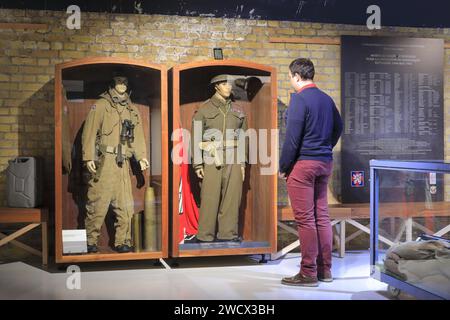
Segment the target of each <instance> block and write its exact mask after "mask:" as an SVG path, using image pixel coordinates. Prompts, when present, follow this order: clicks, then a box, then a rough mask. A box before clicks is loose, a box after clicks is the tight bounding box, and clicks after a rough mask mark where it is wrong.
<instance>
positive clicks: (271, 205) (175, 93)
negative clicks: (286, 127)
mask: <svg viewBox="0 0 450 320" xmlns="http://www.w3.org/2000/svg"><path fill="white" fill-rule="evenodd" d="M211 67H217V68H219V69H220V70H225V71H226V70H227V68H229V69H230V70H236V68H242V69H244V70H250V69H252V70H254V71H255V73H266V74H267V75H269V76H270V106H271V110H273V112H271V113H270V115H269V118H270V119H269V120H266V121H267V122H268V123H270V125H269V126H270V128H267V129H277V128H278V116H277V105H278V103H277V73H276V69H275V68H273V67H270V66H266V65H262V64H257V63H253V62H249V61H245V60H236V59H230V60H208V61H202V62H192V63H186V64H182V65H178V66H174V67H173V68H172V69H170V71H169V82H171V83H170V84H169V86H170V87H169V91H171V92H172V96H171V98H172V100H171V101H170V106H169V108H170V110H171V119H170V120H169V121H171V128H170V129H171V132H175V130H177V129H180V127H181V125H180V123H181V111H180V84H181V83H180V74H181V73H182V72H184V71H189V70H191V69H196V68H211ZM197 102H198V103H200V102H201V101H197ZM263 117H264V116H263ZM249 127H250V124H249ZM187 129H190V128H187ZM175 144H176V142H173V143H172V149H173V148H174V147H175ZM277 147H278V146H277ZM271 152H277V153H278V150H271ZM276 161H278V158H277V160H276ZM247 172H248V171H247ZM171 174H172V179H171V180H172V181H171V189H170V192H171V199H172V201H171V208H170V210H171V212H172V214H171V222H170V224H171V233H172V236H171V245H170V248H171V252H170V255H171V257H201V256H224V255H252V254H271V253H274V252H276V249H277V200H278V199H277V180H278V177H277V174H274V175H273V176H270V182H269V183H268V184H269V185H267V188H266V190H263V188H261V189H260V190H261V193H264V194H262V195H261V194H259V195H256V196H255V197H257V198H258V200H262V201H267V205H266V206H265V208H266V209H267V211H270V212H268V213H267V215H268V216H267V220H268V221H269V225H268V226H266V229H265V231H266V236H267V240H268V241H267V242H268V244H269V245H268V246H256V247H250V248H249V247H246V248H242V247H239V248H237V247H233V246H230V247H227V248H199V249H183V250H181V249H180V248H179V238H178V237H179V213H178V186H179V181H180V178H181V170H180V166H179V165H174V164H173V162H171ZM255 201H256V200H255ZM252 219H253V218H252ZM252 221H253V220H252ZM244 224H245V226H244V227H243V228H246V227H247V221H246V222H245V223H244ZM255 229H256V228H255ZM255 232H256V231H253V230H252V234H253V233H255ZM245 240H246V239H245V237H244V241H245Z"/></svg>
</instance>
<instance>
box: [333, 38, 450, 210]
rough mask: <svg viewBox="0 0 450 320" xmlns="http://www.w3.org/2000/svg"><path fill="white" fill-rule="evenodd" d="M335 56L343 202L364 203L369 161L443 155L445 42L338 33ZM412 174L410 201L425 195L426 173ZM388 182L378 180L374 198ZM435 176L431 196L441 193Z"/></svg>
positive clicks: (420, 199) (421, 199)
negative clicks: (338, 51)
mask: <svg viewBox="0 0 450 320" xmlns="http://www.w3.org/2000/svg"><path fill="white" fill-rule="evenodd" d="M341 61H342V62H341V90H342V92H341V110H342V111H341V112H342V119H343V121H344V132H343V135H342V176H341V177H342V202H343V203H364V202H369V191H370V186H369V173H370V172H369V161H370V160H371V159H391V160H393V159H395V160H442V159H444V135H443V122H444V119H443V118H444V115H443V70H444V42H443V40H442V39H422V38H397V37H362V36H343V37H342V41H341ZM394 176H395V174H394V173H393V174H392V179H394V180H398V179H396V178H394ZM411 177H415V178H412V180H417V181H419V180H420V181H421V182H420V183H419V185H420V184H422V185H423V189H422V187H420V186H418V187H417V189H416V192H415V194H416V196H415V197H416V198H415V200H417V201H423V199H427V198H428V196H429V195H428V194H427V191H426V185H428V184H429V182H430V181H428V180H427V179H429V178H427V177H425V176H423V175H422V176H420V175H411ZM382 180H383V179H382ZM387 180H388V178H385V179H384V182H383V181H381V183H382V185H381V188H382V189H381V192H382V193H381V194H380V196H381V197H382V196H383V184H384V183H385V184H386V186H392V185H393V183H392V181H387ZM441 180H442V179H438V181H437V192H436V190H433V192H434V193H433V194H434V195H435V196H434V197H438V198H440V197H441V195H442V181H441ZM394 184H395V183H394ZM401 188H403V190H404V189H405V188H404V186H398V189H401ZM428 189H429V188H428ZM386 196H387V195H386ZM389 197H390V198H392V200H388V199H385V200H386V201H395V199H397V201H399V198H398V197H397V196H395V192H394V193H393V192H389ZM381 200H383V199H381Z"/></svg>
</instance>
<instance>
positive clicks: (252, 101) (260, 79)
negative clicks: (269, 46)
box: [169, 60, 278, 257]
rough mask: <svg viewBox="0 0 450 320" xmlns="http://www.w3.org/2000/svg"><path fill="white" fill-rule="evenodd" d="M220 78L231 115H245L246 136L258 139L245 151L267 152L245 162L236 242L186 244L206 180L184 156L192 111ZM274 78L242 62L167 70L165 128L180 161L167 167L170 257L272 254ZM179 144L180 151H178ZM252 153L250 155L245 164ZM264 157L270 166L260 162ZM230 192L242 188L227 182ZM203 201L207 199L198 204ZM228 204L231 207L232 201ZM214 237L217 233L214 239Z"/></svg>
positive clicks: (192, 233)
mask: <svg viewBox="0 0 450 320" xmlns="http://www.w3.org/2000/svg"><path fill="white" fill-rule="evenodd" d="M222 75H226V76H227V79H228V80H227V81H228V83H231V84H232V96H233V97H232V109H231V113H232V114H234V115H236V116H237V117H238V118H239V117H240V115H242V114H243V115H245V117H246V119H247V128H248V129H252V130H249V131H252V132H256V135H257V140H253V143H252V142H249V144H250V145H251V146H250V150H251V149H252V148H254V147H255V146H257V145H259V147H260V148H259V149H264V148H261V146H262V145H264V143H265V145H266V146H267V149H264V150H263V151H264V152H266V153H263V152H261V153H260V154H259V158H258V161H249V162H250V163H247V165H246V166H245V178H244V180H243V182H242V184H243V185H242V192H240V191H239V193H240V194H242V195H241V196H242V198H241V201H240V208H238V209H239V217H238V220H239V221H238V232H237V233H238V236H239V237H238V239H239V241H219V239H218V240H217V241H215V240H213V241H208V242H206V241H203V242H199V241H194V242H192V241H191V239H193V238H194V239H195V237H196V236H197V235H198V230H199V229H200V225H201V222H200V219H201V218H202V217H201V213H199V211H201V208H200V206H201V203H202V199H201V196H200V195H201V186H202V183H204V182H205V180H201V179H199V178H198V176H197V175H196V173H195V172H194V168H193V166H192V164H191V163H190V159H191V157H190V155H189V152H190V146H192V143H193V142H192V141H193V139H192V136H191V135H190V134H189V132H190V130H191V129H192V128H193V125H192V124H193V122H194V121H193V119H194V115H195V114H196V112H197V111H198V110H199V108H201V107H202V106H204V105H205V103H208V101H210V100H208V99H212V97H213V95H214V86H213V85H211V81H212V79H214V78H215V77H217V76H222ZM276 76H277V74H276V70H275V68H273V67H270V66H265V65H261V64H256V63H253V62H250V61H243V60H212V61H203V62H192V63H187V64H183V65H179V66H175V67H174V68H173V69H171V70H170V72H169V83H170V84H169V85H171V88H170V89H169V91H170V92H172V95H171V98H172V100H171V105H170V109H171V114H170V115H171V120H170V123H171V126H172V127H171V132H172V133H173V136H172V141H173V143H172V152H171V154H172V155H176V156H179V157H180V159H181V160H182V161H173V162H172V163H171V165H172V167H171V173H172V183H171V192H170V193H171V198H172V207H171V212H172V214H171V217H172V221H171V231H172V236H171V240H172V243H171V256H172V257H194V256H219V255H237V254H266V253H267V254H270V253H273V252H275V251H276V237H277V233H276V232H277V230H276V214H277V172H276V169H275V170H270V168H271V166H272V165H273V168H276V167H277V166H276V163H277V162H278V158H277V149H276V148H277V141H276V138H277V131H276V128H277V78H276ZM234 110H239V112H235V111H234ZM213 117H217V119H218V118H220V114H218V113H215V114H214V115H211V114H209V115H207V118H208V119H207V120H205V122H204V123H208V121H210V120H211V123H213V120H212V119H214V118H213ZM228 121H229V122H228ZM233 121H236V120H235V119H234V118H230V119H228V118H227V120H226V121H225V122H224V125H230V123H233ZM221 125H222V124H221ZM220 130H222V129H220ZM247 132H248V131H247ZM191 139H192V140H191ZM249 140H250V139H249ZM190 143H191V145H190ZM180 145H181V146H183V148H182V150H180ZM195 145H197V144H195ZM181 151H182V152H181ZM251 154H252V153H251V151H250V156H249V159H250V158H251ZM263 154H266V155H267V156H268V157H270V158H271V159H272V160H273V161H272V162H270V161H265V160H261V159H262V157H263V156H262V155H263ZM266 160H267V159H266ZM269 160H270V159H269ZM239 176H240V175H239ZM209 181H211V180H209ZM233 188H241V186H240V185H239V184H238V183H236V184H234V183H233V184H231V183H230V186H229V189H230V190H231V189H233ZM212 189H213V188H212ZM213 190H215V189H213ZM213 190H206V189H203V191H204V193H205V194H206V195H208V197H209V198H210V199H211V198H212V197H215V196H216V194H215V195H214V196H211V194H212V193H213ZM223 190H224V188H222V191H223ZM219 196H220V194H219ZM205 198H206V196H205ZM203 201H206V200H205V199H203ZM233 201H234V202H236V200H233ZM228 212H229V211H226V210H225V209H224V210H222V211H221V214H228ZM221 214H219V216H220V215H221ZM219 219H220V218H219ZM219 224H220V223H219V222H218V225H219ZM224 224H225V222H224V223H223V225H224ZM217 229H220V227H217ZM219 233H220V231H219V232H218V233H217V234H218V235H219ZM218 238H219V237H218Z"/></svg>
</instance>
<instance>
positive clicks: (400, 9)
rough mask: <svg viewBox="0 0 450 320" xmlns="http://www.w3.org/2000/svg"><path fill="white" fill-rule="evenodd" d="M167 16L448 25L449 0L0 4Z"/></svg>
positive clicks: (45, 0)
mask: <svg viewBox="0 0 450 320" xmlns="http://www.w3.org/2000/svg"><path fill="white" fill-rule="evenodd" d="M72 4H77V5H78V6H79V7H80V8H81V10H82V11H93V12H112V13H142V14H167V15H182V16H208V17H222V18H223V17H226V18H243V19H264V20H285V21H307V22H326V23H344V24H356V25H365V24H366V20H367V18H368V16H369V15H368V14H367V13H366V9H367V7H368V6H369V5H372V4H376V5H378V6H379V7H380V8H381V24H382V26H383V25H384V26H410V27H439V28H449V27H450V14H449V13H450V0H427V1H417V0H220V1H219V0H104V1H102V0H97V1H93V0H80V1H77V0H53V1H51V0H0V8H15V9H39V10H57V11H66V8H67V7H68V6H69V5H72Z"/></svg>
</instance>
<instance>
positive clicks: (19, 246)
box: [0, 232, 42, 257]
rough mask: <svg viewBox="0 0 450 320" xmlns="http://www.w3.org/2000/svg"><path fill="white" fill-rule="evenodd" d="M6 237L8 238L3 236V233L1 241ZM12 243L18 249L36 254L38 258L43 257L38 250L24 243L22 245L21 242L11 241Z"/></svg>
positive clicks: (0, 235)
mask: <svg viewBox="0 0 450 320" xmlns="http://www.w3.org/2000/svg"><path fill="white" fill-rule="evenodd" d="M6 237H7V235H6V234H3V233H1V232H0V239H4V238H6ZM10 243H11V244H13V245H15V246H16V247H18V248H21V249H23V250H25V251H27V252H29V253H32V254H34V255H36V256H39V257H42V253H41V252H40V251H39V250H36V249H34V248H32V247H30V246H28V245H26V244H24V243H22V242H20V241H17V240H11V241H10Z"/></svg>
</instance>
